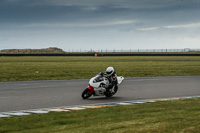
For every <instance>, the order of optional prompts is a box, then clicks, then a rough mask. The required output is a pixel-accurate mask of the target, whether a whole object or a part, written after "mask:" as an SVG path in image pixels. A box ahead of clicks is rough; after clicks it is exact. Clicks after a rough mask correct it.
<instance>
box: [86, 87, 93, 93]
mask: <svg viewBox="0 0 200 133" xmlns="http://www.w3.org/2000/svg"><path fill="white" fill-rule="evenodd" d="M87 88H88V89H89V90H90V93H89V94H92V93H93V92H94V88H93V87H92V86H90V85H89V86H88V87H87Z"/></svg>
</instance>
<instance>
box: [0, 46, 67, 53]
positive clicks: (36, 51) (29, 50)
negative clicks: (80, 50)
mask: <svg viewBox="0 0 200 133" xmlns="http://www.w3.org/2000/svg"><path fill="white" fill-rule="evenodd" d="M0 53H4V54H43V53H44V54H57V53H58V54H60V53H65V51H63V50H62V49H60V48H57V47H50V48H44V49H4V50H0Z"/></svg>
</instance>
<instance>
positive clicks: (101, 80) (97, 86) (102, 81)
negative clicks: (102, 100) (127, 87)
mask: <svg viewBox="0 0 200 133" xmlns="http://www.w3.org/2000/svg"><path fill="white" fill-rule="evenodd" d="M113 78H117V84H116V85H112V87H111V88H109V91H106V87H105V86H109V84H110V82H109V79H108V78H107V77H105V76H103V75H102V74H98V75H96V76H95V77H93V78H91V79H90V81H89V86H88V87H87V88H86V89H85V90H84V91H83V93H82V95H81V96H82V98H83V99H88V98H89V97H90V96H92V95H93V96H106V97H112V96H113V95H114V94H115V93H116V92H117V90H118V85H119V84H121V83H122V81H123V80H124V77H122V76H117V77H113Z"/></svg>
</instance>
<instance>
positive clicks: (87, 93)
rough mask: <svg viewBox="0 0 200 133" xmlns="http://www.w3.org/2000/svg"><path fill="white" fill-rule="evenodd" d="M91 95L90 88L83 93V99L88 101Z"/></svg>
mask: <svg viewBox="0 0 200 133" xmlns="http://www.w3.org/2000/svg"><path fill="white" fill-rule="evenodd" d="M89 93H90V90H89V89H88V88H86V89H85V90H84V91H83V93H82V95H81V96H82V98H83V99H88V98H89V97H90V96H91V95H92V94H89Z"/></svg>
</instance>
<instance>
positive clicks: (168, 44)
mask: <svg viewBox="0 0 200 133" xmlns="http://www.w3.org/2000/svg"><path fill="white" fill-rule="evenodd" d="M47 47H59V48H62V49H63V50H65V51H68V50H72V49H73V50H80V49H81V50H89V49H119V50H120V49H166V48H168V49H179V48H180V49H182V48H200V0H0V50H2V49H10V48H16V49H21V48H47Z"/></svg>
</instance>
